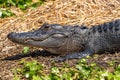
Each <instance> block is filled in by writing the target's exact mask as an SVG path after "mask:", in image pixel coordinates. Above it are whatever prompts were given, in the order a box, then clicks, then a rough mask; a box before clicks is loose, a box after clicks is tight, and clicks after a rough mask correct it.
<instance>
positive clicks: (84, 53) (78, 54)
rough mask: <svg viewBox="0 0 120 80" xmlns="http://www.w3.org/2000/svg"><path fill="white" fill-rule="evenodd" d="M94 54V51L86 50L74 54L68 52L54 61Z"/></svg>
mask: <svg viewBox="0 0 120 80" xmlns="http://www.w3.org/2000/svg"><path fill="white" fill-rule="evenodd" d="M92 54H93V51H91V50H85V51H83V52H80V53H72V54H67V55H66V56H60V57H57V58H54V59H53V60H52V61H55V62H62V61H65V60H70V59H81V58H83V57H86V56H91V55H92Z"/></svg>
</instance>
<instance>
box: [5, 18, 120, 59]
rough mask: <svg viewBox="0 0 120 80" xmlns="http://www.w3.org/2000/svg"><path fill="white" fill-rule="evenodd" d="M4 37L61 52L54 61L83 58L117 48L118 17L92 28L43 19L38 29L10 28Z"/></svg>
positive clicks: (119, 39) (119, 34)
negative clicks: (12, 29) (19, 30)
mask: <svg viewBox="0 0 120 80" xmlns="http://www.w3.org/2000/svg"><path fill="white" fill-rule="evenodd" d="M7 37H8V39H10V40H11V41H13V42H15V43H19V44H23V45H31V46H37V47H41V48H43V49H45V50H46V51H48V52H51V53H53V54H65V56H60V57H57V58H55V59H54V60H55V61H64V60H66V59H73V58H83V57H85V56H88V55H92V54H94V53H105V52H110V53H113V52H116V51H118V52H119V51H120V19H117V20H115V21H111V22H107V23H104V24H101V25H96V26H93V27H92V28H87V27H86V26H83V25H81V26H78V25H75V26H71V25H67V26H62V25H60V24H47V23H45V24H43V25H42V27H41V28H39V29H38V30H35V31H32V32H24V33H13V32H12V33H9V34H8V36H7Z"/></svg>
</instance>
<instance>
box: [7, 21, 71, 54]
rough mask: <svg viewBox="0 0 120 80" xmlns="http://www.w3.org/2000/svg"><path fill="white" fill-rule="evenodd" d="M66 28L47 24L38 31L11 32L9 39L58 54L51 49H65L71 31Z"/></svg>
mask: <svg viewBox="0 0 120 80" xmlns="http://www.w3.org/2000/svg"><path fill="white" fill-rule="evenodd" d="M65 28H66V27H65V26H61V25H59V24H48V23H45V24H43V25H42V26H41V27H40V28H39V29H38V30H35V31H30V32H23V33H14V32H11V33H9V34H8V36H7V37H8V39H10V40H11V41H12V42H15V43H19V44H23V45H31V46H36V47H41V48H43V49H47V50H48V49H49V50H48V51H50V52H52V53H56V51H53V50H51V49H54V48H59V47H61V46H62V47H63V45H64V44H65V42H66V41H67V39H68V37H70V35H69V29H68V30H66V29H65Z"/></svg>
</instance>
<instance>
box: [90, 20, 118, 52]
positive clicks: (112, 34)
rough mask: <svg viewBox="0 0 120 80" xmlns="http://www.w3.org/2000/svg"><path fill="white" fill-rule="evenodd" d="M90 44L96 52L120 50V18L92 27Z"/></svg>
mask: <svg viewBox="0 0 120 80" xmlns="http://www.w3.org/2000/svg"><path fill="white" fill-rule="evenodd" d="M89 46H90V47H92V48H93V49H94V51H95V53H103V52H115V51H120V19H118V20H115V21H112V22H108V23H104V24H101V25H97V26H94V27H93V28H91V29H90V31H89Z"/></svg>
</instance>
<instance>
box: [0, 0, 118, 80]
mask: <svg viewBox="0 0 120 80" xmlns="http://www.w3.org/2000/svg"><path fill="white" fill-rule="evenodd" d="M11 10H12V11H13V12H14V13H15V14H16V16H14V17H11V18H5V19H0V59H1V58H4V57H7V56H9V55H13V53H15V52H21V51H20V50H21V47H20V46H19V45H15V44H13V43H12V42H10V41H8V39H7V38H6V36H7V34H8V33H9V32H12V31H16V32H18V31H20V32H22V31H29V30H32V29H36V28H39V26H40V25H42V24H43V23H44V22H48V23H59V24H63V25H65V24H71V25H73V24H79V25H81V24H85V25H87V26H91V25H96V24H101V23H104V22H108V21H111V20H115V19H120V0H55V1H49V0H47V2H46V3H45V4H43V5H42V6H40V7H38V8H37V9H35V10H33V9H28V10H27V11H26V13H23V12H22V11H20V10H19V9H16V8H12V9H11ZM17 50H18V51H17ZM13 51H15V52H13ZM17 62H18V61H17ZM10 64H11V66H9V65H10ZM16 64H17V63H16V62H12V63H11V62H6V61H5V62H4V61H3V62H0V70H1V71H2V70H3V71H2V72H0V76H4V77H5V76H7V77H6V79H7V80H8V79H10V78H9V77H10V76H12V77H13V74H12V73H11V71H10V70H9V69H11V68H12V67H14V65H16ZM7 66H9V67H7ZM2 67H3V68H2ZM3 79H4V80H5V78H3ZM11 80H12V79H11Z"/></svg>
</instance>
